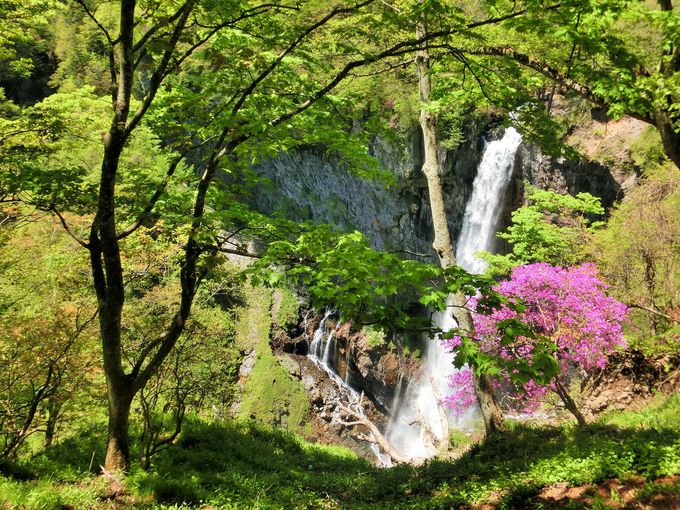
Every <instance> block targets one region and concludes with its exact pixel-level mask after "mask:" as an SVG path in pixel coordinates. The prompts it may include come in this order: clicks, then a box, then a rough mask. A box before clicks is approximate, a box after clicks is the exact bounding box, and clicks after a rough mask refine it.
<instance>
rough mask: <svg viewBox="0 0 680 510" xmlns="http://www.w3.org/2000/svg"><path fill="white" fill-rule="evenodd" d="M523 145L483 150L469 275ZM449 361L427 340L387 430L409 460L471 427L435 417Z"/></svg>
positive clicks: (469, 238)
mask: <svg viewBox="0 0 680 510" xmlns="http://www.w3.org/2000/svg"><path fill="white" fill-rule="evenodd" d="M521 141H522V136H521V135H520V134H519V133H518V132H517V131H516V130H515V129H514V128H508V129H506V131H505V133H504V135H503V138H501V139H500V140H495V141H492V142H489V143H488V144H487V146H486V148H485V150H484V154H483V156H482V160H481V162H480V164H479V167H478V169H477V175H476V177H475V180H474V183H473V186H472V195H471V197H470V199H469V201H468V203H467V206H466V208H465V215H464V217H463V226H462V229H461V234H460V237H459V239H458V244H457V250H456V259H457V261H458V264H459V265H460V266H462V267H463V268H464V269H466V270H467V271H470V272H472V273H481V272H483V271H484V270H485V269H486V263H485V262H484V261H482V260H480V259H477V258H476V257H475V254H476V253H477V252H479V251H481V250H484V249H487V250H492V249H493V248H494V243H495V233H496V229H497V227H498V221H499V219H500V215H501V213H502V208H503V198H504V196H505V193H506V190H507V186H508V184H509V183H510V179H511V177H512V167H513V162H514V159H515V153H516V152H517V149H518V147H519V144H520V142H521ZM432 323H433V325H434V326H436V327H437V328H439V329H441V330H442V331H448V330H449V329H451V328H452V327H454V326H455V325H456V323H455V320H454V319H453V317H452V316H451V314H450V313H449V312H448V311H444V312H435V313H433V314H432ZM453 357H454V356H453V354H452V353H450V352H447V351H446V349H445V348H444V347H443V346H442V345H441V342H439V339H438V338H436V339H434V340H430V339H425V350H424V352H423V359H422V365H421V369H420V373H419V374H417V375H416V376H415V377H414V378H413V379H412V380H410V381H409V382H408V386H407V388H406V391H405V394H404V396H403V398H402V399H401V400H400V405H399V407H398V408H397V409H396V410H393V414H392V416H391V418H390V423H389V425H388V427H387V433H386V435H387V439H388V440H389V441H390V443H391V444H392V445H393V446H394V447H395V448H396V449H397V450H399V451H400V452H401V453H403V454H405V455H409V456H412V457H431V456H433V455H435V454H436V449H435V444H436V441H437V440H440V439H442V438H443V437H444V435H445V430H444V427H448V426H451V425H452V426H454V427H456V428H464V427H465V426H466V425H468V424H469V422H470V418H471V416H470V415H463V416H460V417H457V418H456V417H453V416H451V415H449V417H448V418H449V419H448V423H446V422H445V423H442V419H441V417H440V413H439V407H438V399H441V398H442V397H444V396H445V395H446V394H448V393H449V392H450V389H449V387H448V380H449V376H450V375H451V374H452V373H453V372H454V370H455V369H454V368H453Z"/></svg>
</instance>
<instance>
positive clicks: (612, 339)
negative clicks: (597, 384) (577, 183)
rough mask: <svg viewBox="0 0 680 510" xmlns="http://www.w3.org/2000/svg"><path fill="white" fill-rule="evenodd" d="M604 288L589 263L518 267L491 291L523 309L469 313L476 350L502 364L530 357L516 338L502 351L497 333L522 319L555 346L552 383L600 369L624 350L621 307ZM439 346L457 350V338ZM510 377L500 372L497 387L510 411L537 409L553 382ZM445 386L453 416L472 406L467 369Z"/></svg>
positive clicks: (526, 342) (527, 342)
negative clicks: (557, 370)
mask: <svg viewBox="0 0 680 510" xmlns="http://www.w3.org/2000/svg"><path fill="white" fill-rule="evenodd" d="M606 288H607V285H606V284H605V283H604V282H602V280H600V279H599V278H598V277H597V270H596V268H595V266H594V265H593V264H584V265H582V266H576V267H567V268H562V267H555V266H551V265H550V264H545V263H536V264H528V265H524V266H518V267H516V268H514V269H513V271H512V274H511V277H510V279H509V280H507V281H504V282H501V283H499V284H498V285H496V286H495V287H494V289H495V290H496V291H498V292H500V293H501V294H502V295H504V296H506V297H508V298H509V299H510V300H515V302H517V298H519V299H521V300H522V301H523V302H524V304H525V305H526V308H525V309H524V311H522V312H517V311H515V310H512V309H510V308H508V307H502V308H500V309H499V310H496V311H495V312H493V313H492V314H491V315H481V314H474V315H473V319H474V325H475V335H476V336H475V338H476V340H477V341H478V342H479V346H480V349H481V350H482V351H484V352H487V353H495V354H496V355H498V356H499V357H500V358H501V359H502V360H506V361H507V360H511V359H512V358H513V357H527V358H530V357H531V354H532V351H533V348H534V344H533V343H532V342H535V340H534V339H530V338H522V337H518V338H517V339H516V341H515V342H513V343H511V344H510V345H506V346H503V345H501V338H502V337H501V335H500V334H499V331H498V324H499V322H501V321H503V320H505V319H513V318H518V319H520V320H522V321H523V322H525V323H526V324H529V325H530V326H532V327H533V328H534V330H535V331H536V333H538V334H539V335H541V336H544V337H546V338H548V339H549V340H550V341H551V342H553V343H554V344H555V345H556V346H557V351H556V353H555V356H556V358H557V361H558V363H559V365H560V375H559V376H558V378H559V380H560V382H563V383H564V382H566V378H567V376H568V374H569V372H570V371H573V369H574V368H581V369H583V370H584V371H586V372H588V371H592V370H595V369H599V368H603V367H604V366H605V365H606V364H607V359H608V355H609V354H611V353H612V352H613V351H614V350H615V349H618V348H622V347H625V345H626V341H625V339H624V337H623V331H622V326H623V323H625V322H626V320H627V318H626V314H627V309H626V306H625V305H623V304H622V303H620V302H619V301H617V300H616V299H614V298H612V297H610V296H607V295H606V294H605V290H606ZM443 342H444V344H445V345H446V346H447V347H448V348H449V349H451V350H455V349H456V348H457V347H458V346H459V345H460V338H456V337H454V338H452V339H447V340H443ZM466 372H467V375H465V373H466ZM511 375H512V374H509V373H507V371H501V373H500V377H499V378H498V380H497V385H498V388H499V389H502V391H504V392H505V393H506V397H507V398H509V399H510V400H511V401H513V402H514V404H513V405H512V407H513V408H516V409H521V410H523V411H531V410H532V409H535V408H536V407H537V406H538V405H540V402H541V400H542V399H543V397H545V395H546V394H547V393H548V391H550V390H554V383H555V382H556V381H554V382H553V383H551V384H549V385H539V384H537V383H536V382H535V381H533V380H530V381H528V382H526V383H524V384H517V383H513V382H512V377H511ZM450 387H451V388H453V389H454V393H453V394H452V395H450V396H448V397H447V399H446V401H447V405H448V406H449V407H450V408H451V409H452V410H453V412H454V413H457V414H459V413H462V412H463V411H464V410H465V408H466V407H469V406H470V405H472V404H473V403H474V400H471V399H470V397H469V395H470V394H471V393H470V392H472V394H474V389H473V387H472V374H471V372H470V371H469V370H464V371H461V372H457V373H455V374H454V375H453V376H452V377H451V381H450Z"/></svg>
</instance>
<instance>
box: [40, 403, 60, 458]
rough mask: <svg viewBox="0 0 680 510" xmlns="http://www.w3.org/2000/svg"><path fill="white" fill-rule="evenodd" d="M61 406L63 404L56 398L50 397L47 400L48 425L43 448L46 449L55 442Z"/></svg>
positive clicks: (46, 425)
mask: <svg viewBox="0 0 680 510" xmlns="http://www.w3.org/2000/svg"><path fill="white" fill-rule="evenodd" d="M61 406H62V404H61V402H59V401H58V400H57V399H56V398H52V397H50V398H49V399H47V423H46V424H45V442H44V443H43V447H44V448H46V449H47V448H49V447H50V446H52V442H53V441H54V436H55V435H56V432H57V421H58V420H59V413H60V411H61Z"/></svg>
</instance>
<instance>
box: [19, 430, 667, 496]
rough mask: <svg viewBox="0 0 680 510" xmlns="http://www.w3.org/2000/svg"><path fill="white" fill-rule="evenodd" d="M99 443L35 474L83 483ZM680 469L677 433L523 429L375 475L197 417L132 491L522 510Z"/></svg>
mask: <svg viewBox="0 0 680 510" xmlns="http://www.w3.org/2000/svg"><path fill="white" fill-rule="evenodd" d="M102 446H103V438H102V437H101V435H100V434H99V433H97V432H96V431H89V432H88V433H86V434H83V435H82V436H81V437H74V438H72V439H71V440H69V441H66V442H64V443H62V444H59V445H57V446H55V447H53V448H52V449H50V451H49V452H48V453H46V454H44V455H42V456H40V457H38V458H36V459H33V461H32V462H31V463H30V464H29V467H30V468H31V469H32V470H33V471H34V472H35V473H37V476H38V477H40V478H43V477H49V478H50V479H55V480H64V481H73V480H74V479H75V480H77V479H78V477H79V476H80V477H82V476H83V474H86V473H87V471H88V466H89V463H90V461H91V459H92V455H93V452H94V455H95V457H96V458H99V459H101V458H103V452H102V451H101V448H102ZM97 448H99V450H97ZM100 455H101V457H100ZM97 469H98V465H97V463H95V464H94V467H93V468H92V471H95V470H97ZM678 471H680V438H679V436H678V430H677V428H673V427H669V428H666V427H664V428H640V427H629V428H619V427H615V426H611V425H593V426H591V427H590V428H589V429H587V430H579V429H577V428H568V427H567V428H557V427H554V428H549V427H541V428H538V427H536V428H534V427H528V426H515V427H514V428H513V429H512V430H510V431H508V432H506V433H504V434H503V435H499V436H492V437H489V438H486V439H485V440H484V441H482V442H480V443H478V444H475V445H473V446H472V447H471V448H470V450H469V451H468V452H466V453H465V454H464V455H463V456H462V457H461V458H459V459H457V460H455V461H453V460H433V461H431V462H429V463H427V464H425V465H423V466H420V467H412V466H398V467H395V468H393V469H378V468H375V467H373V466H371V465H370V464H368V463H367V462H366V461H364V460H361V459H356V458H354V457H353V456H352V455H351V454H350V453H348V452H347V451H346V450H343V449H341V448H334V447H321V446H315V445H310V444H307V443H304V442H302V441H301V440H300V439H298V438H297V437H296V436H294V435H292V434H289V433H286V432H284V431H280V430H276V429H271V428H267V427H262V426H259V425H256V424H254V423H243V422H224V423H219V424H216V423H205V422H203V421H200V420H188V422H187V424H186V428H185V432H184V433H183V435H182V438H181V440H180V441H179V442H178V444H176V445H173V446H172V447H170V448H168V449H167V450H164V451H163V452H161V453H160V454H159V455H158V456H157V457H156V458H155V459H154V461H153V466H152V469H151V470H150V471H142V470H141V469H139V468H134V469H133V471H132V472H131V473H130V474H129V475H128V477H127V485H128V487H129V488H130V489H131V490H132V492H133V493H135V494H138V495H139V496H140V497H139V498H138V500H137V501H138V502H139V505H138V507H149V506H153V505H156V504H159V503H160V504H169V505H170V504H181V503H185V504H186V505H188V506H194V505H196V506H198V505H199V504H202V505H209V506H212V507H217V508H256V507H257V508H263V509H265V508H286V509H287V508H459V507H466V506H469V505H471V504H474V503H476V502H480V501H484V500H486V499H488V498H489V497H490V496H493V498H494V499H495V500H496V501H497V506H498V507H499V508H524V507H526V504H527V502H530V501H534V500H535V497H536V496H537V494H538V492H539V490H540V488H541V487H544V486H546V485H551V484H555V483H559V482H562V483H564V482H566V483H567V484H569V485H582V484H589V483H598V482H600V481H602V480H606V479H611V478H625V477H630V476H633V475H637V476H642V477H644V478H646V479H654V478H656V477H659V476H664V475H669V474H673V473H674V472H676V473H677V472H678ZM10 476H11V474H10ZM142 502H144V503H142Z"/></svg>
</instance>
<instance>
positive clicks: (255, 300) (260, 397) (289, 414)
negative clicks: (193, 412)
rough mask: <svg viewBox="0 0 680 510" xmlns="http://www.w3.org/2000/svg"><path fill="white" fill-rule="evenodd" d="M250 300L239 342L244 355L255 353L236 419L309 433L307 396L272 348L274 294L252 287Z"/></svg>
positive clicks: (240, 323)
mask: <svg viewBox="0 0 680 510" xmlns="http://www.w3.org/2000/svg"><path fill="white" fill-rule="evenodd" d="M246 299H247V305H246V307H244V308H243V309H242V310H241V313H240V314H239V320H238V326H237V328H238V331H237V336H236V339H237V342H238V344H239V347H240V348H241V349H242V350H243V351H244V352H246V353H252V352H253V351H254V353H255V354H254V361H253V364H252V367H251V369H250V371H249V373H247V374H242V378H243V379H244V380H243V379H242V381H241V385H242V394H241V403H240V405H239V407H238V410H237V411H236V416H237V417H239V418H250V419H254V420H255V421H257V422H260V423H266V424H271V425H276V426H280V427H283V428H285V429H288V430H292V431H296V432H299V433H303V434H304V433H308V432H309V419H308V418H309V413H310V410H309V401H308V399H307V394H306V392H305V390H304V388H303V387H302V385H301V384H300V382H299V381H297V380H295V379H294V378H293V377H292V376H291V375H290V374H289V372H288V370H286V369H285V368H284V367H282V366H281V365H280V364H279V363H278V361H277V359H276V357H275V356H274V354H273V353H272V351H271V348H270V346H269V334H270V331H271V326H272V317H271V314H270V309H271V300H272V296H271V293H270V292H269V291H267V290H265V289H262V288H250V289H248V290H247V291H246ZM284 301H286V302H287V301H288V300H284ZM288 304H290V303H288ZM289 311H290V310H289Z"/></svg>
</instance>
